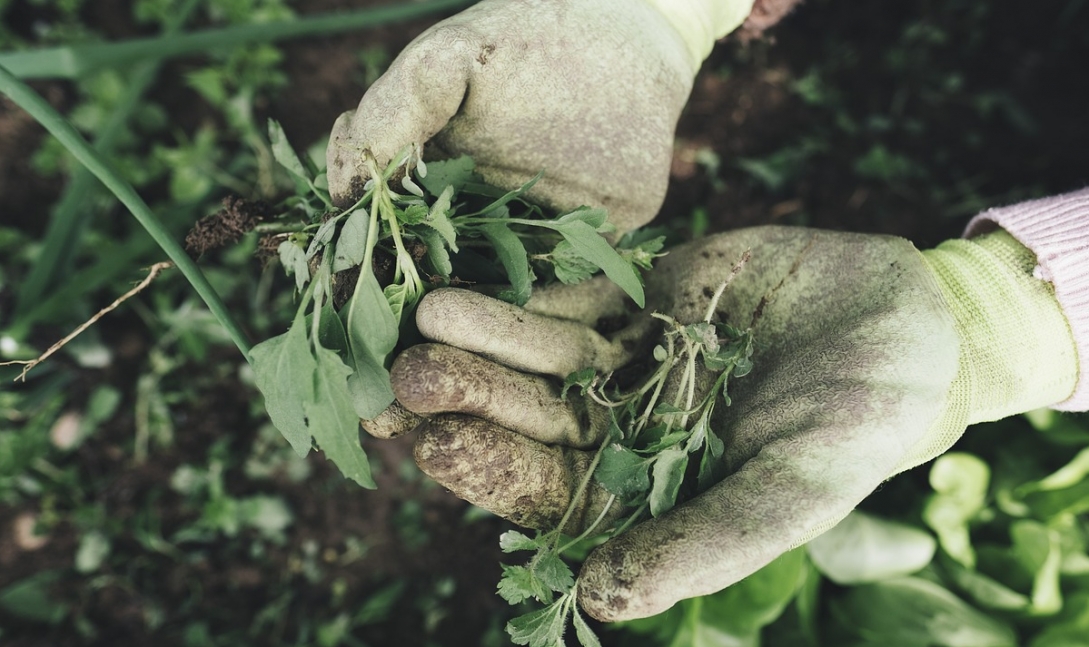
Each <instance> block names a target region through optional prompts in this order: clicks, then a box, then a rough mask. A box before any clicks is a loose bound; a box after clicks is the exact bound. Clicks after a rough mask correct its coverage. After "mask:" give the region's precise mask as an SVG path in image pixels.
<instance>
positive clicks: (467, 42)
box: [327, 0, 752, 231]
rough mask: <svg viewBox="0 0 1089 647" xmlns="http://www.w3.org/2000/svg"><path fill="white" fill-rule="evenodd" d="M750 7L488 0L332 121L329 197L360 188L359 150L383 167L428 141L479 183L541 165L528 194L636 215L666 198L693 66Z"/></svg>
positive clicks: (635, 218)
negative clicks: (472, 166)
mask: <svg viewBox="0 0 1089 647" xmlns="http://www.w3.org/2000/svg"><path fill="white" fill-rule="evenodd" d="M704 5H708V6H704ZM751 5H752V0H718V1H716V2H703V1H701V0H698V1H692V2H687V1H686V2H676V1H673V0H671V1H666V0H661V1H647V0H534V1H529V2H510V1H509V0H484V1H483V2H480V3H478V4H476V5H474V6H472V7H470V8H469V9H466V10H465V11H463V12H461V13H459V14H457V15H455V16H453V17H452V18H449V19H447V20H445V21H443V22H441V23H438V24H437V25H435V26H434V27H432V28H430V29H428V30H427V31H426V32H424V33H423V34H421V35H420V36H419V37H418V38H417V39H416V40H414V41H413V42H412V43H411V44H410V45H409V46H408V47H406V48H405V50H404V51H403V52H402V53H401V54H400V56H398V57H397V60H395V61H394V62H393V64H392V65H391V66H390V68H389V70H388V71H387V72H386V73H385V74H384V75H383V76H382V77H381V78H380V79H378V81H376V82H375V83H374V85H373V86H372V87H371V88H370V89H369V90H368V91H367V93H366V94H365V95H364V96H363V99H362V101H360V103H359V107H358V108H357V109H356V110H354V111H351V112H346V113H344V114H343V115H341V116H340V118H339V119H337V121H336V124H335V125H334V126H333V131H332V135H331V137H330V141H329V148H328V160H327V165H328V178H329V189H330V191H331V193H332V196H333V200H334V202H336V203H337V204H338V205H340V206H348V205H350V204H351V203H352V202H354V199H355V198H358V197H359V196H360V194H361V193H362V188H363V186H364V184H365V182H366V180H367V179H368V178H369V174H368V172H367V171H366V159H367V158H368V157H373V159H374V160H375V161H376V162H377V163H378V165H379V166H380V167H384V166H385V165H386V164H388V163H389V161H390V160H391V159H392V158H393V157H394V156H396V155H397V154H398V153H399V152H400V151H401V150H403V149H404V148H405V147H409V146H411V147H414V148H416V149H417V150H418V149H419V147H420V146H421V145H422V144H423V143H424V142H426V141H429V140H430V141H431V142H432V143H433V145H434V147H435V148H436V149H437V150H436V151H435V152H434V153H430V152H429V154H428V156H429V157H438V158H444V157H456V156H459V155H470V156H472V158H473V159H474V160H475V162H476V170H477V172H478V173H479V174H480V175H481V176H482V177H483V179H484V181H485V182H487V183H489V184H492V185H495V186H498V187H502V188H505V189H513V188H515V187H518V186H521V185H522V184H523V183H525V182H526V181H527V180H529V179H530V178H532V177H533V176H535V175H536V174H537V173H538V172H540V171H542V170H543V171H544V177H543V178H542V179H541V180H540V181H539V182H538V183H537V184H536V185H535V186H534V187H533V189H532V191H531V192H530V193H529V194H528V197H529V198H530V199H532V200H535V201H537V202H540V203H542V204H544V205H545V206H548V207H552V208H555V209H559V210H569V209H573V208H576V207H579V206H582V205H588V206H594V207H598V206H601V207H606V208H607V209H608V210H609V214H610V220H611V221H612V223H613V224H615V225H616V226H617V228H618V229H619V230H620V231H626V230H629V229H634V228H635V227H638V226H640V225H643V224H645V223H647V222H648V221H650V219H651V218H653V217H654V214H656V213H657V212H658V208H659V206H660V205H661V203H662V199H663V197H664V196H665V190H666V184H667V182H668V176H669V165H670V161H671V159H672V151H673V132H674V129H675V127H676V123H677V118H678V116H679V115H680V112H681V108H682V107H683V106H684V103H685V101H687V99H688V94H689V91H690V90H691V88H692V80H693V78H694V77H695V74H696V70H697V69H698V68H699V65H700V62H702V60H703V58H704V57H705V56H706V55H707V54H708V53H709V52H710V50H711V45H712V43H713V39H714V37H716V36H721V35H724V34H725V33H726V32H727V31H730V30H732V29H733V28H734V27H736V26H737V25H738V24H740V23H741V21H743V20H744V19H745V16H746V15H748V13H749V9H750V8H751ZM720 32H721V33H720Z"/></svg>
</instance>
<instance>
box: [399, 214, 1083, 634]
mask: <svg viewBox="0 0 1089 647" xmlns="http://www.w3.org/2000/svg"><path fill="white" fill-rule="evenodd" d="M746 249H749V250H751V254H752V260H751V261H750V262H749V263H748V265H746V266H745V267H744V268H743V269H742V270H741V272H740V274H739V275H738V276H737V277H736V279H734V281H733V283H732V284H731V285H730V287H729V289H728V290H727V291H726V292H725V294H724V295H723V297H722V299H721V301H720V302H719V308H718V311H717V312H718V317H720V318H721V320H724V321H727V322H729V323H731V324H733V325H735V326H742V327H744V326H746V325H748V323H749V321H751V320H752V317H753V314H754V312H757V311H760V314H759V316H757V318H756V323H755V326H754V329H753V330H754V337H755V341H756V345H757V351H756V352H755V353H754V355H753V363H754V365H755V367H754V369H753V371H752V372H751V373H750V374H749V375H747V376H745V377H743V378H740V379H737V380H735V381H732V382H731V383H730V395H731V397H732V399H733V405H732V406H730V407H725V406H719V407H717V408H716V409H715V418H714V419H713V420H712V426H713V429H714V431H715V432H716V433H717V434H718V435H719V437H720V438H721V439H722V441H723V443H724V445H725V452H724V454H723V456H722V461H723V465H722V467H723V468H724V472H725V473H726V476H725V478H724V479H723V480H722V481H721V482H719V483H718V484H716V485H714V486H712V487H711V488H710V489H708V490H707V491H705V492H704V493H703V494H701V495H699V496H697V497H695V498H694V499H692V500H690V501H688V502H686V503H684V504H683V505H681V506H679V507H677V508H675V509H673V510H672V511H671V512H668V513H666V514H663V515H661V516H659V517H657V518H654V519H649V520H647V521H644V522H642V523H640V524H638V525H636V526H634V527H633V528H631V529H630V530H628V531H627V532H625V533H624V534H622V535H620V536H618V537H616V538H614V539H611V540H610V541H608V542H606V543H605V544H603V545H601V546H600V547H598V548H597V549H596V550H595V551H594V552H593V553H591V555H590V556H589V558H588V559H587V561H586V562H585V564H584V565H583V568H582V571H581V574H580V575H579V577H580V580H579V600H580V602H581V604H582V606H583V607H584V608H585V609H586V611H587V612H588V613H590V614H591V615H593V616H594V617H596V618H598V619H601V620H610V621H611V620H624V619H631V618H639V617H645V616H649V615H653V614H655V613H658V612H660V611H663V610H665V609H666V608H668V607H669V606H671V605H672V604H674V603H675V602H676V601H678V600H680V599H683V598H687V597H692V596H697V595H703V594H707V593H712V592H714V591H717V590H719V589H721V588H723V587H725V586H728V585H729V584H731V583H733V582H736V581H738V580H740V579H742V578H744V577H745V576H747V575H749V574H750V573H752V572H754V571H755V570H757V569H758V568H760V567H761V566H763V565H764V564H766V563H768V562H769V561H770V560H772V559H773V558H775V557H776V556H777V555H779V554H781V553H782V552H784V551H786V550H788V549H790V548H792V547H794V546H797V545H799V544H801V543H804V542H805V541H807V540H808V539H811V538H812V537H814V536H816V535H817V534H819V533H820V532H822V531H823V530H826V529H827V528H829V527H831V526H832V525H834V524H835V523H836V522H837V521H838V520H840V519H841V518H843V517H844V516H845V515H846V514H847V513H848V512H849V511H850V510H851V509H852V508H854V507H855V506H856V505H857V504H858V503H859V502H860V501H861V500H862V499H863V498H865V497H866V496H867V495H869V493H870V492H872V491H873V490H874V489H875V488H876V487H877V486H879V485H880V484H881V483H882V482H883V481H884V480H885V479H887V478H889V477H890V476H892V475H894V474H896V473H898V472H899V471H902V470H904V469H907V468H909V467H912V466H914V465H916V464H919V463H921V462H923V461H925V460H928V459H929V458H932V457H934V456H936V455H938V454H940V453H941V452H944V451H945V450H946V449H948V447H949V446H950V445H951V444H952V443H953V442H954V441H955V440H956V439H957V438H958V437H959V436H960V434H961V433H963V431H964V429H965V426H966V425H968V424H970V423H974V422H980V421H983V420H993V419H997V418H1001V417H1004V416H1007V415H1012V414H1014V413H1018V412H1021V411H1026V410H1029V409H1032V408H1036V407H1040V406H1047V405H1050V404H1054V403H1057V402H1059V401H1061V400H1063V399H1065V398H1066V397H1068V396H1069V395H1070V394H1071V393H1072V391H1073V389H1074V385H1075V382H1076V380H1077V356H1076V350H1075V347H1074V344H1073V340H1072V338H1071V335H1070V331H1069V328H1068V324H1067V322H1066V320H1065V318H1064V315H1063V313H1062V311H1061V309H1060V308H1059V306H1058V304H1057V302H1056V301H1055V297H1054V294H1053V292H1052V290H1051V287H1050V285H1049V284H1047V283H1046V282H1044V281H1040V280H1037V279H1035V278H1033V276H1032V268H1033V266H1034V265H1035V257H1034V256H1033V255H1032V253H1031V252H1029V251H1028V250H1027V249H1026V248H1024V247H1023V246H1021V245H1020V244H1019V243H1017V241H1015V240H1014V239H1013V238H1012V237H1011V236H1009V235H1008V234H1006V233H1005V232H1002V231H999V232H994V233H992V234H988V235H985V236H981V237H979V238H976V239H973V240H970V241H963V240H961V241H950V242H948V243H945V244H943V245H942V246H940V247H939V248H938V249H936V250H931V251H927V252H922V253H920V252H919V251H917V250H916V249H915V248H914V247H912V245H911V244H910V243H909V242H907V241H905V240H903V239H898V238H892V237H885V236H872V235H861V234H847V233H838V232H827V231H817V230H808V229H800V228H777V227H764V228H755V229H746V230H740V231H735V232H730V233H726V234H721V235H718V236H714V237H710V238H706V239H703V240H701V241H697V242H694V243H690V244H688V245H685V246H682V247H679V248H676V249H674V250H672V251H671V252H670V254H669V255H668V256H666V257H665V258H663V259H661V260H660V261H659V265H658V267H656V268H655V269H654V270H653V271H652V272H651V273H650V274H649V276H648V281H647V304H648V310H649V309H654V310H658V311H660V312H664V313H667V314H669V315H670V316H672V317H673V318H674V319H676V320H677V321H679V322H680V323H682V324H689V323H694V322H697V321H700V320H702V319H703V318H704V316H705V313H706V310H707V308H708V304H709V303H710V301H711V298H712V296H713V293H714V291H715V289H716V288H717V286H718V285H719V284H720V282H721V281H722V280H723V279H724V278H725V276H726V275H727V274H728V273H729V271H730V266H731V264H732V263H733V262H734V261H735V260H736V259H737V258H738V257H740V256H741V254H742V253H743V252H744V251H745V250H746ZM610 285H611V284H602V283H598V282H594V283H586V284H582V285H578V286H573V287H569V288H568V287H562V288H560V289H552V290H540V291H538V292H537V293H536V294H535V297H534V300H531V301H530V303H529V304H527V308H526V309H525V310H523V309H521V308H517V307H515V306H511V305H510V304H506V303H503V302H500V301H496V300H493V299H489V298H487V297H485V296H482V295H480V294H476V293H472V292H468V291H465V290H438V291H436V292H434V293H432V294H430V295H428V296H427V297H426V298H425V299H424V300H423V302H422V303H421V305H420V307H419V310H418V314H417V323H418V326H419V329H420V331H421V332H422V333H423V334H424V335H425V336H427V337H428V338H430V339H432V340H434V341H435V342H438V344H428V345H422V346H416V347H413V348H410V349H408V350H406V351H405V352H404V353H403V354H402V355H401V356H400V357H399V358H398V359H397V360H396V362H395V363H394V366H393V368H392V379H393V386H394V391H395V392H396V394H397V397H398V399H399V401H400V402H401V403H402V404H403V405H404V406H405V407H407V408H408V409H410V410H412V411H415V412H417V413H419V414H423V415H425V416H428V417H429V420H428V422H427V423H426V426H425V427H424V428H423V429H422V431H421V433H420V436H419V438H418V440H417V443H416V458H417V462H418V463H419V464H420V467H421V468H422V469H423V470H424V471H425V472H426V473H428V474H429V475H431V476H432V477H433V478H434V479H435V480H436V481H438V482H439V483H441V484H443V485H444V486H446V487H448V488H450V489H451V490H452V491H454V493H456V494H457V495H459V496H461V497H463V498H465V499H467V500H469V501H471V502H473V503H476V504H477V505H479V506H482V507H484V508H487V509H489V510H492V511H493V512H496V513H497V514H499V515H502V516H505V517H508V518H510V519H512V520H514V521H516V522H518V523H520V524H523V525H527V526H531V527H544V528H548V527H550V526H555V525H556V524H557V523H558V522H559V521H560V517H561V516H562V514H563V511H564V510H565V509H566V507H567V505H568V503H569V501H570V499H571V497H572V493H573V492H574V491H575V488H574V484H576V483H578V482H579V481H580V479H581V477H582V475H583V474H585V472H586V470H587V467H588V464H589V462H590V459H589V456H590V454H591V453H592V450H591V451H587V449H586V448H587V447H593V446H594V445H595V444H596V443H597V442H599V441H600V439H601V438H602V437H603V434H604V427H603V425H602V424H601V422H600V421H601V419H602V416H601V411H600V410H599V409H597V408H596V407H595V405H594V404H593V403H588V402H586V401H581V400H579V399H578V398H575V399H573V400H572V401H570V402H563V401H561V400H560V398H559V397H558V389H557V386H556V382H555V381H554V380H551V379H549V377H548V376H551V377H552V378H563V377H564V376H566V375H567V374H568V373H569V372H571V371H574V370H576V369H580V368H584V367H587V366H591V367H594V368H595V369H597V370H598V371H600V372H608V371H611V370H614V369H618V368H621V367H625V366H631V367H638V366H653V364H654V363H653V362H649V361H646V360H649V357H647V356H648V355H649V348H650V347H652V346H653V345H654V343H656V341H657V334H658V331H659V329H658V327H657V326H655V325H653V321H650V320H649V316H648V315H647V313H646V312H641V313H635V314H634V315H633V317H632V318H631V320H630V325H629V326H628V327H626V328H624V329H623V330H621V331H620V332H619V333H616V334H615V335H611V336H603V335H602V334H599V333H598V332H596V331H595V330H594V327H593V326H594V324H595V322H596V321H598V320H599V319H600V318H601V317H602V316H609V317H610V318H614V317H615V315H617V314H618V313H619V312H621V311H622V310H621V308H622V304H623V299H622V296H621V295H620V294H619V290H617V289H614V288H613V287H610ZM765 297H767V300H766V302H765ZM648 324H649V325H648ZM640 360H642V361H640ZM708 377H713V375H712V376H708ZM707 382H708V381H707V380H704V381H703V382H702V384H704V385H706V384H707ZM606 501H608V496H607V494H606V493H604V491H603V490H601V489H600V488H597V489H593V488H592V489H591V492H590V493H589V495H588V496H587V498H586V499H585V500H583V501H579V502H577V510H576V513H575V514H574V515H573V519H575V525H576V526H578V525H585V524H588V523H590V522H591V521H592V520H593V519H595V517H596V516H597V513H598V511H599V510H601V508H602V506H603V505H604V503H605V502H606ZM566 530H568V531H569V532H574V531H576V530H577V527H576V528H571V527H568V528H566Z"/></svg>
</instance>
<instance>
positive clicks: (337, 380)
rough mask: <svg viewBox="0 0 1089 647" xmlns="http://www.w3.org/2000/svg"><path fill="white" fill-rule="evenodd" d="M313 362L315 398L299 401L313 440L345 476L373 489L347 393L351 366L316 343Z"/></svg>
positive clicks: (357, 423) (357, 425)
mask: <svg viewBox="0 0 1089 647" xmlns="http://www.w3.org/2000/svg"><path fill="white" fill-rule="evenodd" d="M317 364H318V367H317V370H316V371H315V372H314V391H315V394H316V398H315V399H314V400H312V401H309V402H304V403H303V405H304V408H305V410H306V415H307V417H308V419H309V423H310V431H311V433H312V434H313V435H314V440H315V441H317V444H318V447H320V448H321V450H322V451H323V452H325V455H326V457H327V458H329V460H331V461H333V463H335V464H336V466H337V467H338V468H340V471H341V473H342V474H344V476H345V477H347V478H349V479H351V480H353V481H355V482H356V483H358V484H360V485H362V486H363V487H365V488H369V489H374V488H375V487H376V485H375V483H374V478H372V477H371V466H370V463H368V462H367V454H366V452H364V451H363V447H362V445H360V444H359V416H358V415H356V412H355V407H354V406H353V402H352V396H351V395H350V394H349V393H348V382H347V378H348V376H349V375H351V373H352V369H350V368H348V367H347V366H345V364H344V362H343V361H341V359H340V356H338V355H337V354H336V353H335V352H333V351H331V350H329V349H327V348H321V347H320V346H319V347H318V349H317Z"/></svg>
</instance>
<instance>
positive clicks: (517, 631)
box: [507, 596, 568, 647]
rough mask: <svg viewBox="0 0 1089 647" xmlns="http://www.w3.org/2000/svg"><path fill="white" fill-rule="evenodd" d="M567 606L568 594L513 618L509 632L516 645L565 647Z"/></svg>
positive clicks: (508, 624) (509, 623)
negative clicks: (545, 605) (564, 633)
mask: <svg viewBox="0 0 1089 647" xmlns="http://www.w3.org/2000/svg"><path fill="white" fill-rule="evenodd" d="M567 608H568V607H567V598H566V596H565V597H561V598H560V599H558V600H556V601H555V602H553V603H552V604H550V605H548V606H547V607H545V608H543V609H538V610H537V611H532V612H530V613H527V614H525V615H521V616H518V617H517V618H512V619H511V620H510V622H508V623H507V633H508V634H510V639H511V641H512V642H514V644H516V645H529V647H563V630H564V625H565V624H566V623H567Z"/></svg>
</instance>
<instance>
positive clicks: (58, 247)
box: [12, 0, 200, 339]
mask: <svg viewBox="0 0 1089 647" xmlns="http://www.w3.org/2000/svg"><path fill="white" fill-rule="evenodd" d="M199 2H200V0H189V1H188V2H187V3H186V4H185V5H183V6H182V7H181V8H180V9H179V10H178V12H177V13H176V14H174V15H173V16H172V17H171V20H170V21H169V22H167V23H166V24H165V25H164V27H163V32H164V36H169V35H176V34H177V33H178V32H179V31H180V30H181V29H182V28H183V27H184V26H185V22H186V20H187V19H188V18H189V15H190V14H191V13H192V12H193V10H194V9H195V8H196V6H197V4H198V3H199ZM161 63H162V61H144V62H142V63H140V64H138V66H137V67H136V69H134V70H133V72H132V75H131V76H130V78H129V82H128V83H127V84H126V86H125V89H124V93H123V94H122V96H121V99H120V101H118V102H117V105H116V106H114V108H113V110H112V111H110V115H109V117H107V119H106V123H105V125H104V126H103V127H102V129H101V130H99V132H98V133H97V137H96V138H95V142H94V147H95V150H97V151H98V152H99V153H100V154H101V155H103V156H105V157H109V155H110V154H111V153H112V152H113V149H114V146H115V145H116V144H117V141H118V138H119V137H120V136H121V135H122V134H123V133H124V132H125V131H126V127H127V125H128V121H129V117H130V116H131V115H132V113H133V112H134V111H135V110H136V107H137V106H138V105H139V104H140V101H141V99H142V98H143V96H144V92H146V91H147V89H148V88H149V87H151V84H152V82H154V81H155V78H156V77H157V76H158V74H159V67H160V65H161ZM94 188H95V179H94V176H93V175H91V174H90V173H89V172H88V171H87V170H86V169H84V168H79V169H76V170H74V171H73V172H72V177H71V178H70V179H69V181H68V183H67V184H66V185H65V187H64V192H63V193H62V194H61V197H60V199H59V200H58V201H57V202H56V203H55V205H54V207H53V210H52V214H51V215H50V217H49V227H48V228H47V229H46V232H45V237H44V238H43V239H42V251H41V252H40V253H39V255H38V258H37V260H36V262H35V263H34V265H33V266H31V268H30V271H29V272H28V273H27V275H26V278H25V279H23V281H22V283H21V284H20V285H19V291H18V293H17V294H16V298H15V307H14V308H13V310H12V317H13V319H14V320H15V321H18V320H19V319H20V318H21V316H22V315H24V314H26V313H27V312H28V311H29V310H30V309H31V308H33V307H34V304H35V303H37V302H38V301H40V300H41V295H43V294H49V293H51V292H52V291H53V290H52V288H53V287H54V284H56V283H57V279H58V278H60V277H64V276H68V275H69V274H71V271H70V270H71V268H72V263H73V261H74V259H75V256H76V251H77V247H78V245H79V241H80V240H81V239H82V237H83V232H84V230H85V229H86V228H87V223H88V221H89V220H90V216H91V211H90V210H89V208H88V206H89V205H90V204H91V203H92V201H91V200H90V199H89V197H90V195H91V191H93V190H94ZM18 339H21V338H18Z"/></svg>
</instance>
